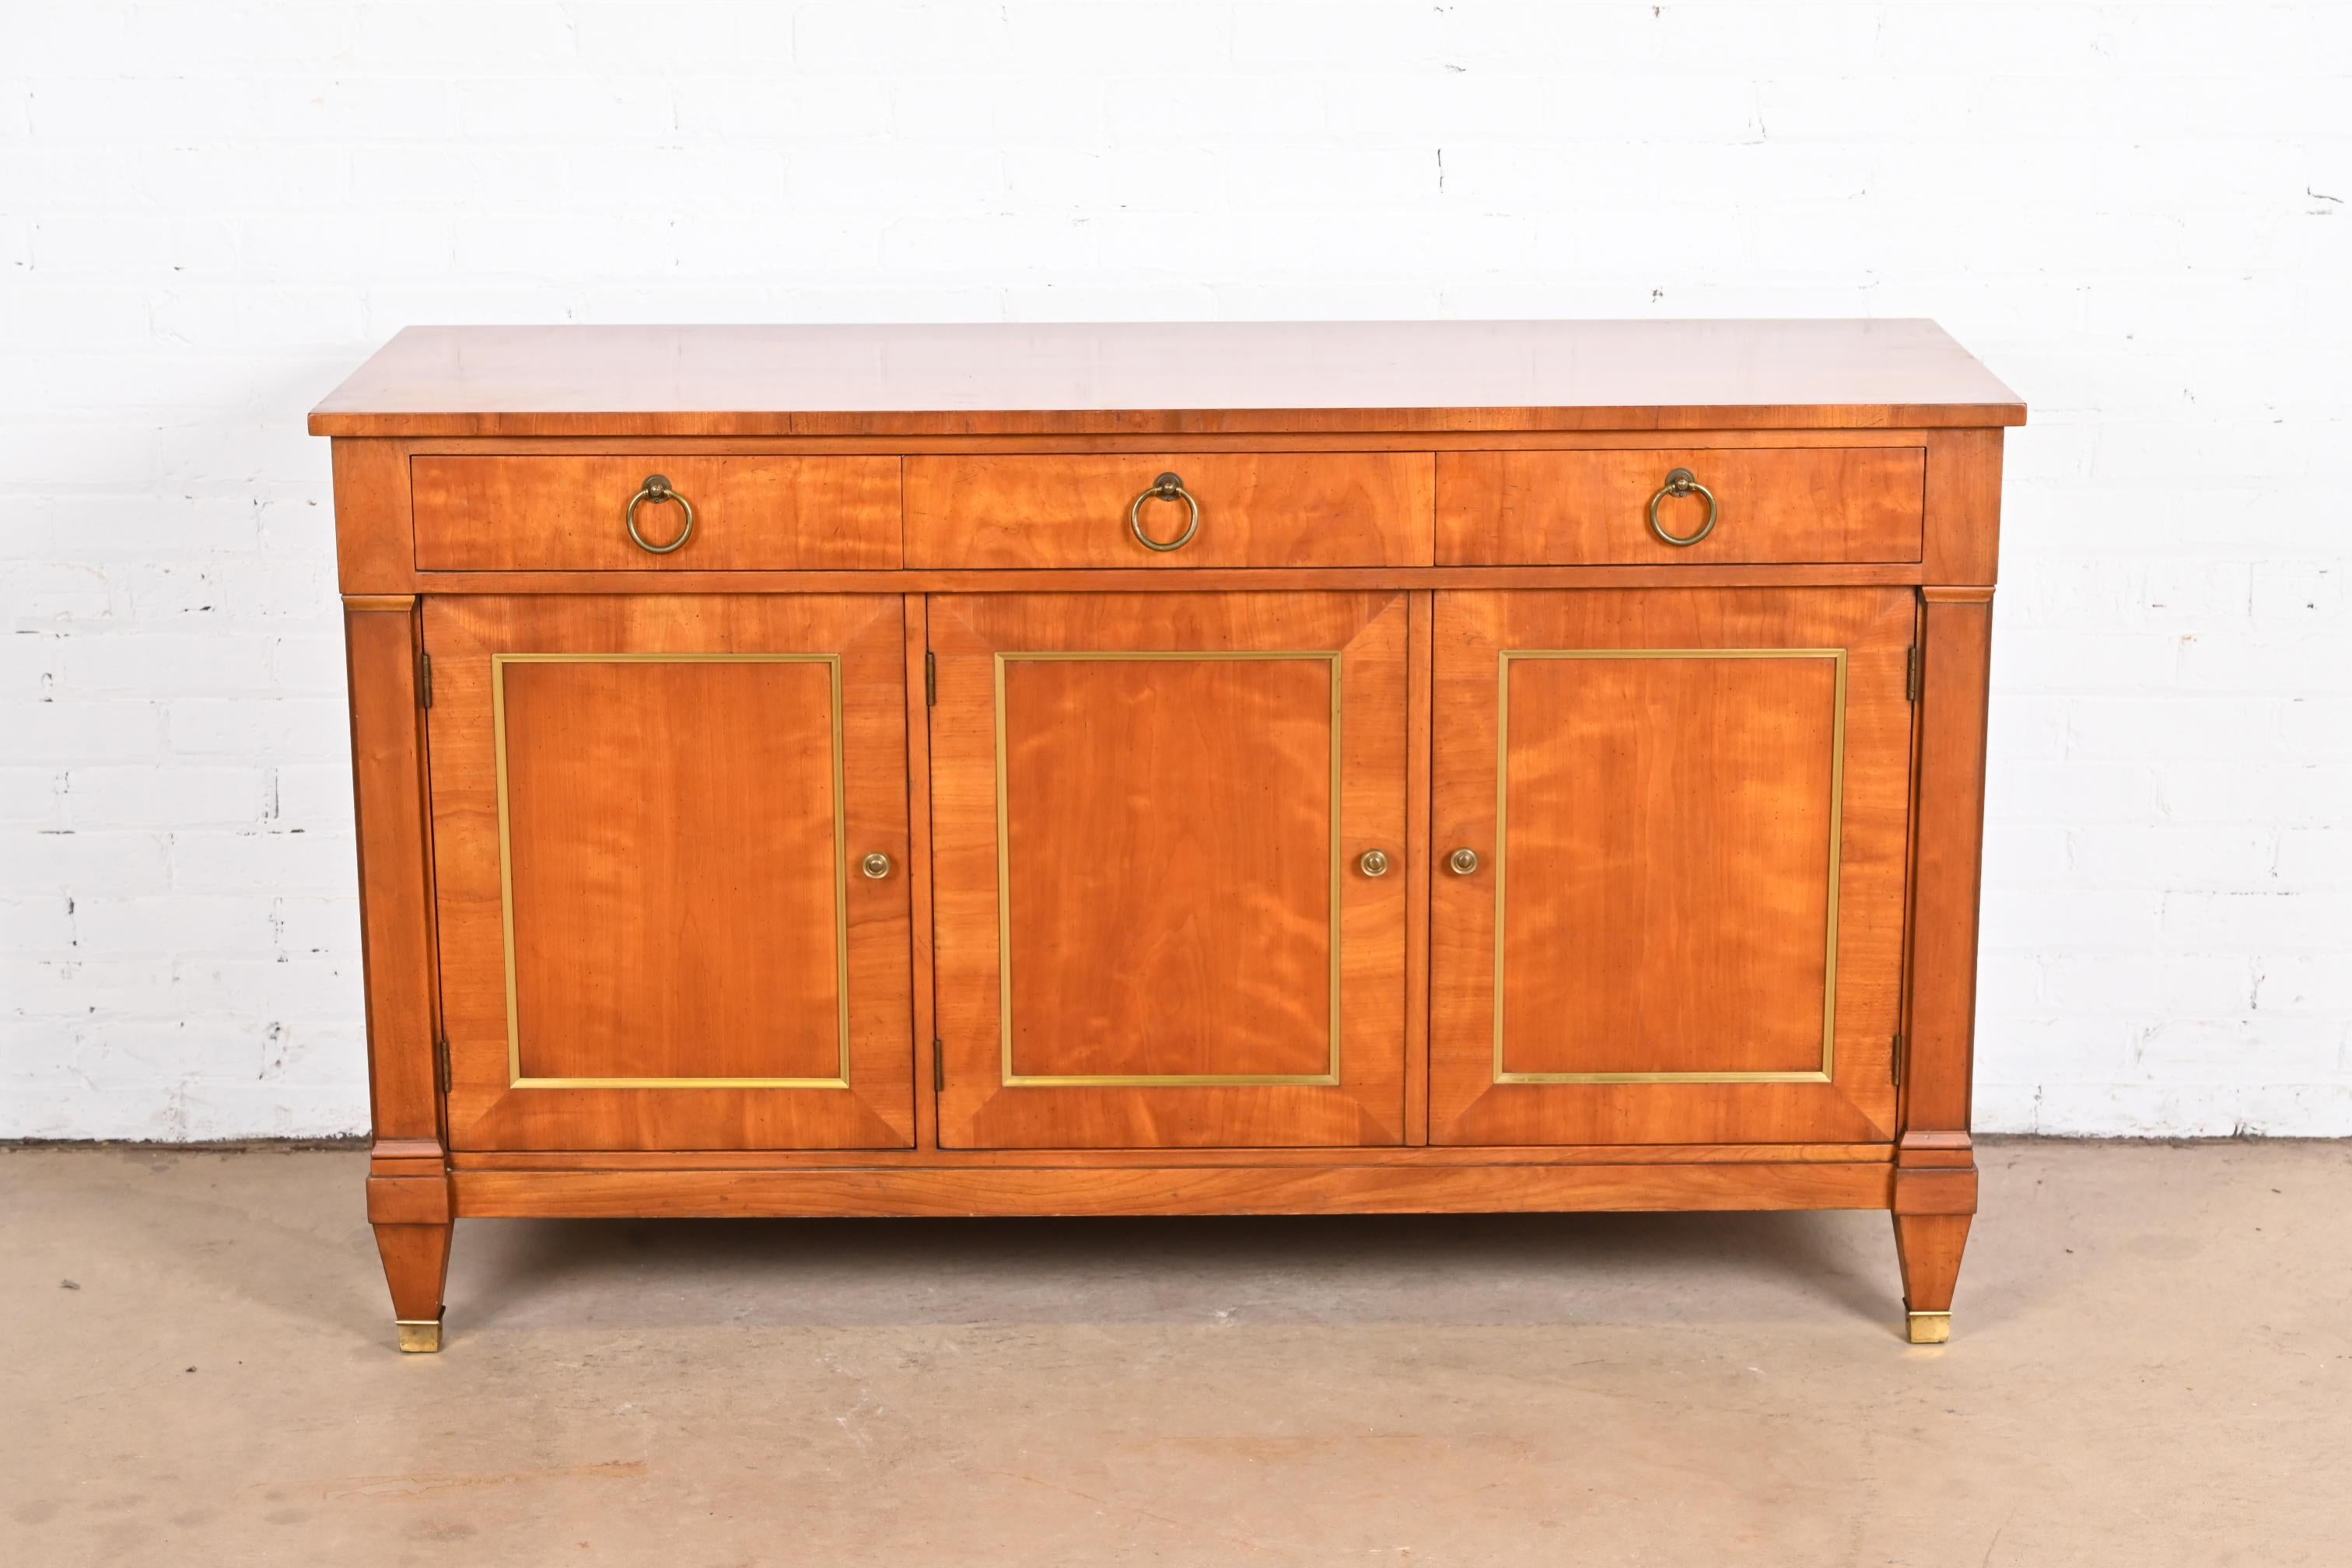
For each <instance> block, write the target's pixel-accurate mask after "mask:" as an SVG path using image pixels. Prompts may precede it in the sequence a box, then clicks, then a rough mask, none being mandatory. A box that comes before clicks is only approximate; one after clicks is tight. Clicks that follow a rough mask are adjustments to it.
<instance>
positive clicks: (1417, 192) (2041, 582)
mask: <svg viewBox="0 0 2352 1568" xmlns="http://www.w3.org/2000/svg"><path fill="white" fill-rule="evenodd" d="M2347 71H2352V5H2342V4H2326V3H2322V0H2308V3H2305V4H2255V3H2224V4H2197V5H2187V4H2124V3H2116V4H2098V5H2094V4H1959V3H1943V4H1900V3H1893V0H1886V3H1876V0H1855V3H1852V4H1828V3H1824V4H1808V3H1800V0H1746V3H1736V4H1708V5H1701V4H1664V5H1654V4H1544V3H1533V0H1531V3H1526V4H1494V3H1486V0H1454V3H1450V4H1426V3H1422V4H1393V5H1392V4H1352V5H1341V4H1309V3H1303V0H1284V3H1269V4H1240V3H1230V4H1229V3H1223V0H1219V3H1209V4H1118V3H1111V4H1092V5H1082V4H1044V3H1038V0H1003V3H992V4H985V5H970V4H950V3H946V0H939V3H933V4H925V5H873V4H783V3H776V4H750V3H747V4H733V5H719V4H700V3H695V0H656V3H650V4H636V5H592V4H542V3H513V4H506V3H499V0H469V3H465V4H456V3H452V4H433V5H407V4H396V3H394V0H318V3H292V0H240V3H239V4H236V5H227V4H219V3H211V4H206V3H190V4H170V3H154V4H146V3H142V4H135V5H133V4H123V3H121V0H6V3H5V5H0V945H5V952H0V1136H10V1135H13V1136H44V1137H55V1136H110V1137H141V1138H220V1137H234V1136H243V1135H252V1134H270V1133H299V1134H309V1133H328V1132H342V1131H352V1130H355V1129H358V1128H359V1127H361V1126H362V1124H363V1122H364V1121H365V1116H366V1096H365V1092H364V1088H363V1084H362V1074H361V1062H362V1040H361V1028H360V1005H359V981H358V937H357V930H356V924H355V921H354V916H353V905H352V878H353V871H352V830H351V822H350V805H349V792H348V777H347V770H346V765H345V762H344V757H343V747H344V728H343V718H342V712H341V703H340V699H339V692H340V687H341V650H340V643H339V633H338V628H337V621H336V616H335V610H334V600H333V577H332V570H331V566H332V563H331V537H330V531H329V526H328V515H327V510H326V509H327V504H328V479H327V452H326V447H325V443H323V442H320V441H313V440H311V439H310V438H309V437H306V436H304V434H303V433H302V416H303V413H304V411H305V409H306V408H307V407H308V406H309V405H310V402H311V401H312V400H313V399H314V398H315V397H316V396H317V395H319V394H320V393H321V392H323V391H324V390H325V389H326V388H327V387H329V386H330V385H331V384H333V383H334V382H335V381H336V380H337V379H339V378H340V377H341V374H343V373H344V372H345V371H347V370H348V369H349V368H350V367H351V366H352V365H353V364H354V363H357V362H358V361H359V359H360V358H361V357H362V356H363V355H364V354H365V353H367V352H368V351H369V350H370V349H371V348H372V347H373V346H374V345H375V344H376V343H377V342H381V341H382V340H383V338H384V337H385V336H387V335H388V334H389V333H391V332H392V331H394V329H395V328H398V327H400V326H402V325H404V324H406V323H408V322H411V321H734V320H804V319H818V320H938V319H968V318H978V319H999V318H1008V319H1027V320H1035V319H1046V318H1065V319H1067V318H1106V317H1108V318H1118V317H1141V318H1157V317H1169V318H1214V317H1266V316H1310V317H1333V316H1405V317H1411V316H1502V315H1562V316H1580V315H1596V316H1669V315H1683V316H1688V315H1697V316H1706V315H1741V314H1757V315H1849V314H1876V315H1931V316H1935V317H1937V318H1938V319H1940V320H1941V321H1944V322H1945V323H1946V324H1947V325H1948V326H1949V327H1950V328H1951V329H1952V330H1953V331H1955V332H1957V333H1958V335H1959V337H1960V338H1961V339H1962V340H1963V341H1964V342H1967V343H1968V344H1969V346H1970V347H1971V348H1973V349H1975V350H1976V351H1978V352H1979V353H1981V354H1982V355H1983V356H1984V357H1985V358H1986V359H1987V360H1988V361H1990V363H1991V364H1992V365H1993V366H1994V367H1995V368H1996V369H1997V370H1998V371H2000V374H2003V375H2004V376H2005V377H2007V378H2008V379H2009V380H2010V381H2011V383H2012V384H2014V385H2016V386H2017V387H2018V388H2019V389H2020V390H2021V392H2022V393H2023V394H2024V395H2026V396H2027V398H2028V399H2029V400H2030V401H2031V402H2032V405H2033V410H2034V424H2033V425H2032V426H2031V427H2029V428H2028V429H2026V430H2025V431H2023V432H2021V433H2020V434H2018V435H2016V436H2014V437H2012V438H2011V448H2010V451H2011V458H2010V468H2009V487H2008V508H2009V510H2008V521H2009V527H2008V530H2007V541H2006V546H2007V547H2006V549H2005V550H2004V552H2003V562H2002V569H2003V576H2004V583H2005V586H2004V589H2003V594H2002V597H2001V601H2000V611H1999V615H1998V617H1997V618H1998V622H1999V626H2000V639H1999V652H1998V656H1997V668H1996V671H1995V682H1996V686H1997V694H1996V704H1995V709H1994V717H1993V725H1992V730H1993V734H1992V747H1993V764H1992V783H1991V802H1990V816H1991V822H1990V845H1989V848H1988V864H1987V871H1986V883H1987V886H1986V896H1985V912H1986V921H1985V963H1984V977H1983V986H1982V1002H1981V1014H1982V1016H1981V1029H1980V1050H1981V1055H1980V1065H1979V1095H1978V1107H1979V1124H1980V1125H1981V1126H1984V1127H1986V1128H1988V1129H1996V1130H2016V1129H2042V1130H2047V1131H2081V1132H2104V1133H2133V1134H2145V1133H2213V1132H2227V1131H2231V1130H2232V1129H2236V1128H2245V1129H2250V1130H2256V1131H2270V1132H2324V1133H2347V1132H2352V1060H2347V1056H2348V1055H2352V1035H2347V1029H2352V622H2347V616H2346V613H2345V602H2344V581H2345V574H2346V563H2347V544H2346V540H2347V532H2348V531H2352V524H2347V521H2346V519H2347V510H2352V499H2347V498H2352V476H2347V468H2352V464H2347V457H2352V443H2347V405H2352V370H2347V366H2352V207H2347V202H2352V79H2347Z"/></svg>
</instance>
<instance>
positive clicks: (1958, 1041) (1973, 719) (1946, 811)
mask: <svg viewBox="0 0 2352 1568" xmlns="http://www.w3.org/2000/svg"><path fill="white" fill-rule="evenodd" d="M1924 634H1925V642H1924V648H1923V658H1922V660H1921V666H1922V680H1921V690H1920V704H1919V706H1920V731H1919V806H1918V811H1919V820H1918V831H1917V839H1918V845H1917V849H1916V854H1917V858H1918V867H1917V871H1916V892H1915V894H1914V895H1913V917H1912V918H1913V921H1914V924H1915V928H1916V931H1915V934H1914V936H1913V939H1912V951H1911V973H1912V979H1911V1040H1910V1057H1911V1070H1910V1075H1909V1082H1908V1084H1907V1086H1906V1089H1907V1092H1906V1103H1905V1108H1904V1119H1905V1129H1906V1133H1912V1134H1916V1133H1920V1132H1935V1131H1947V1132H1958V1133H1960V1134H1963V1135H1965V1133H1966V1132H1967V1131H1968V1126H1969V1089H1970V1077H1971V1063H1972V1060H1973V1055H1974V1045H1975V1035H1976V987H1977V913H1978V905H1979V898H1980V887H1979V873H1980V869H1981V866H1982V861H1983V833H1984V784H1985V724H1986V716H1987V694H1988V689H1989V685H1990V672H1991V653H1992V602H1991V598H1990V595H1989V594H1985V595H1971V596H1969V597H1966V598H1959V597H1947V596H1943V595H1939V594H1936V593H1930V594H1929V595H1927V605H1926V613H1925V616H1924ZM1961 1147H1962V1148H1963V1149H1964V1148H1965V1141H1964V1140H1963V1143H1962V1145H1961Z"/></svg>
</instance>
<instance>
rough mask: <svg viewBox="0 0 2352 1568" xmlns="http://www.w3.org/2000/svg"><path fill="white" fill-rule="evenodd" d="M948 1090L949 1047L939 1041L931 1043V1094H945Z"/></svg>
mask: <svg viewBox="0 0 2352 1568" xmlns="http://www.w3.org/2000/svg"><path fill="white" fill-rule="evenodd" d="M947 1089H948V1058H947V1047H944V1046H942V1045H940V1043H939V1041H937V1040H933V1041H932V1042H931V1092H932V1093H933V1094H945V1093H946V1092H947Z"/></svg>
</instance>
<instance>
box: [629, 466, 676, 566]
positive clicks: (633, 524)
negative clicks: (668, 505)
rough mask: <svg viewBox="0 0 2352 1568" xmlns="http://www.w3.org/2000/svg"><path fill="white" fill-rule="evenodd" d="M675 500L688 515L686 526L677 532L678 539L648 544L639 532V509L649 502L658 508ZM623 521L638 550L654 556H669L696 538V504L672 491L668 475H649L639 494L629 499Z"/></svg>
mask: <svg viewBox="0 0 2352 1568" xmlns="http://www.w3.org/2000/svg"><path fill="white" fill-rule="evenodd" d="M673 500H674V501H676V502H677V504H678V510H681V511H683V512H685V513H686V523H685V526H683V527H681V528H680V529H679V530H678V531H677V538H676V539H673V540H671V541H670V542H668V543H667V544H649V543H647V542H646V536H645V535H644V534H642V533H639V532H638V531H637V508H639V507H641V506H643V505H644V504H645V503H646V502H647V501H652V502H653V503H654V504H655V505H656V506H658V505H660V504H661V503H662V502H664V501H673ZM621 521H623V522H625V523H627V524H628V525H629V537H630V538H631V539H633V540H635V541H636V544H637V548H638V549H640V550H642V551H645V552H646V553H648V554H652V555H667V554H668V553H669V552H671V551H673V550H676V549H677V547H678V546H679V545H681V544H684V543H685V542H687V541H688V539H691V538H692V537H694V503H693V502H692V501H690V500H687V499H686V498H685V497H684V496H682V495H680V494H678V493H677V491H676V490H674V489H670V485H669V479H668V477H667V475H663V474H647V475H646V482H645V483H644V484H642V485H639V486H638V487H637V493H636V494H635V495H633V496H631V497H630V498H629V504H628V507H627V509H626V510H624V511H623V512H622V513H621Z"/></svg>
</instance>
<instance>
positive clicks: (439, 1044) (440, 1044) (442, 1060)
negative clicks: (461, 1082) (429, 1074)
mask: <svg viewBox="0 0 2352 1568" xmlns="http://www.w3.org/2000/svg"><path fill="white" fill-rule="evenodd" d="M433 1081H434V1083H435V1084H436V1086H438V1087H439V1089H440V1090H441V1092H442V1093H444V1094H446V1093H448V1092H449V1037H448V1036H446V1035H443V1036H442V1037H439V1038H438V1039H436V1040H435V1041H434V1042H433Z"/></svg>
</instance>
